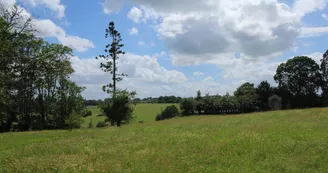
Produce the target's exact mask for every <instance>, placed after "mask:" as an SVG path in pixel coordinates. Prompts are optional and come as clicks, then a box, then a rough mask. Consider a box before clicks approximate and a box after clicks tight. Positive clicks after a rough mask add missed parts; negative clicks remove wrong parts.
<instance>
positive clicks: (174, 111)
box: [156, 105, 180, 121]
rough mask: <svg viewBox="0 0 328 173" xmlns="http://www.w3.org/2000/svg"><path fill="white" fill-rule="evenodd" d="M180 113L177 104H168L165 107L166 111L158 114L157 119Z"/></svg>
mask: <svg viewBox="0 0 328 173" xmlns="http://www.w3.org/2000/svg"><path fill="white" fill-rule="evenodd" d="M179 115H180V113H179V109H178V108H177V107H176V106H175V105H172V106H168V107H166V108H165V109H164V111H162V113H161V114H158V115H157V116H156V121H160V120H165V119H171V118H174V117H177V116H179Z"/></svg>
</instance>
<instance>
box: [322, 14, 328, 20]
mask: <svg viewBox="0 0 328 173" xmlns="http://www.w3.org/2000/svg"><path fill="white" fill-rule="evenodd" d="M321 17H322V18H323V19H325V20H327V21H328V16H327V14H325V13H322V15H321Z"/></svg>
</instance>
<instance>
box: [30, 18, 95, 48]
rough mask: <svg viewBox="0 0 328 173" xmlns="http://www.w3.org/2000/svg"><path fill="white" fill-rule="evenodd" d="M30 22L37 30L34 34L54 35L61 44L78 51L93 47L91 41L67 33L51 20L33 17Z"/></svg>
mask: <svg viewBox="0 0 328 173" xmlns="http://www.w3.org/2000/svg"><path fill="white" fill-rule="evenodd" d="M32 23H33V25H34V27H35V29H36V30H37V31H36V33H35V35H36V36H39V37H55V38H57V40H58V41H59V42H60V43H61V44H63V45H65V46H68V47H71V48H73V49H75V50H76V51H78V52H85V51H87V50H89V49H90V48H94V47H95V46H94V44H93V43H92V41H90V40H88V39H85V38H81V37H78V36H73V35H69V34H67V33H66V32H65V30H63V29H62V28H61V27H59V26H57V25H56V24H55V23H54V22H53V21H51V20H49V19H44V20H38V19H34V20H33V21H32Z"/></svg>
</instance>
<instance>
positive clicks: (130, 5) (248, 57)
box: [0, 0, 328, 99]
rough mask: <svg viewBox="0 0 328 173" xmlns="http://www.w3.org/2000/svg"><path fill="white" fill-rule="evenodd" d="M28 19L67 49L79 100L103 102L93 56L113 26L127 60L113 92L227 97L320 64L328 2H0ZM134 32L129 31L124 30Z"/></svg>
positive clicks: (103, 78) (105, 77) (100, 78)
mask: <svg viewBox="0 0 328 173" xmlns="http://www.w3.org/2000/svg"><path fill="white" fill-rule="evenodd" d="M0 1H1V3H3V4H5V5H6V6H7V7H8V8H9V7H10V6H12V5H13V4H15V3H16V4H17V5H19V6H20V8H22V9H24V12H25V13H26V15H27V16H33V17H34V18H35V19H34V20H33V22H34V24H35V27H36V29H37V30H38V33H36V35H37V36H40V37H43V38H45V39H46V40H48V41H49V42H55V43H61V44H64V45H67V46H70V47H72V48H73V50H74V57H72V58H71V61H72V65H73V67H74V69H75V73H74V74H73V75H72V80H74V81H75V82H77V83H78V84H80V85H84V86H86V87H87V89H86V91H84V92H83V95H84V97H86V98H89V99H99V98H104V97H107V96H106V94H104V93H103V92H102V91H101V86H102V85H103V84H106V83H108V82H109V80H110V77H109V76H108V75H106V74H104V73H103V72H101V70H100V69H99V63H100V62H99V61H97V60H95V57H96V56H97V55H99V54H103V53H104V51H103V50H104V47H105V45H106V43H108V42H109V40H108V39H107V40H106V39H105V38H104V34H105V29H106V27H107V26H108V23H109V22H110V21H114V22H115V24H116V27H117V29H118V30H119V31H120V32H121V34H122V38H123V42H124V44H125V47H124V50H125V51H126V52H127V54H126V55H124V56H122V57H121V59H120V62H119V64H120V65H119V66H120V67H121V68H120V69H119V70H120V71H121V72H125V73H128V74H129V77H128V78H126V79H125V80H124V81H123V82H122V83H121V84H120V86H119V87H120V88H127V89H129V90H136V91H137V93H138V97H141V98H143V97H148V96H152V97H156V96H160V95H178V96H193V95H195V93H196V91H197V90H201V91H202V92H203V93H210V94H225V93H226V92H230V93H232V92H233V91H234V90H235V89H236V87H238V86H239V85H240V84H242V83H243V82H246V81H247V82H252V83H255V84H258V83H259V82H260V81H262V80H268V81H269V82H270V83H271V84H273V85H274V84H275V82H274V81H273V79H272V76H273V75H274V73H275V70H276V67H277V66H278V65H279V64H280V63H282V62H285V61H286V60H288V59H289V58H292V57H293V56H297V55H308V56H310V57H311V58H313V59H315V60H316V61H317V62H319V61H320V58H321V56H322V53H323V52H325V51H326V49H327V47H326V44H325V40H327V36H328V35H327V34H326V33H327V32H328V11H327V3H328V0H236V1H231V0H220V1H219V0H204V1H198V0H180V1H175V0H167V1H161V0H83V1H71V0H0ZM131 31H133V32H131Z"/></svg>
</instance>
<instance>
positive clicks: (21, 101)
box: [0, 6, 84, 132]
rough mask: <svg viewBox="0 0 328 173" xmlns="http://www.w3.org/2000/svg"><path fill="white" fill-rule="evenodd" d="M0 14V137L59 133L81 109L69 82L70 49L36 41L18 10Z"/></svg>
mask: <svg viewBox="0 0 328 173" xmlns="http://www.w3.org/2000/svg"><path fill="white" fill-rule="evenodd" d="M0 10H1V11H0V15H1V16H0V45H1V46H0V132H2V131H9V130H10V127H11V126H12V124H17V128H18V129H19V130H42V129H54V128H55V129H60V128H64V127H65V120H66V119H67V118H68V117H69V116H70V115H71V114H72V113H73V112H76V113H77V114H80V113H81V110H83V109H84V103H83V98H82V96H81V92H82V91H83V89H84V88H83V87H79V86H77V85H76V84H75V83H74V82H71V81H70V80H69V76H70V75H71V74H72V73H73V71H74V70H73V68H72V66H71V63H70V57H71V56H72V49H71V48H69V47H66V46H63V45H60V44H49V43H47V42H46V41H44V40H42V39H40V38H37V37H35V36H34V35H33V34H32V31H33V26H32V24H31V19H26V16H24V14H23V11H22V10H21V9H20V8H19V7H17V6H14V7H13V8H11V9H8V10H7V9H3V8H0Z"/></svg>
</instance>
